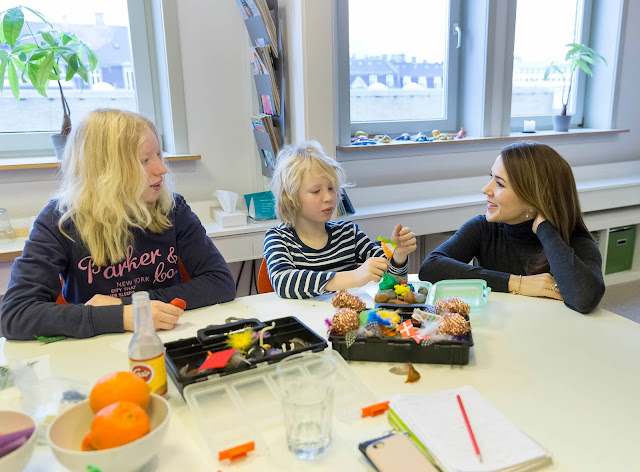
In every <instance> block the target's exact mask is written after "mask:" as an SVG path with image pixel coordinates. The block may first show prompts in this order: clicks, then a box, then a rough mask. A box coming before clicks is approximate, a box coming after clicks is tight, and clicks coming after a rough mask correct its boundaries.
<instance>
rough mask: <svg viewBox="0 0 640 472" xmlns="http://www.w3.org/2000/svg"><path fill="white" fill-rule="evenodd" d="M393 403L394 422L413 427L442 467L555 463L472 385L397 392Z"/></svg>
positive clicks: (499, 470)
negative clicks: (479, 455) (466, 420)
mask: <svg viewBox="0 0 640 472" xmlns="http://www.w3.org/2000/svg"><path fill="white" fill-rule="evenodd" d="M456 395H460V397H461V398H462V401H463V402H464V407H465V410H466V412H467V415H468V417H469V422H470V423H471V426H472V428H473V432H474V434H475V438H476V441H477V442H478V447H479V449H480V452H481V453H482V462H480V461H479V460H478V458H477V457H476V455H475V451H474V449H473V446H472V444H471V440H470V438H469V433H468V432H467V429H466V426H465V423H464V419H463V417H462V413H461V411H460V407H459V406H458V402H457V399H456ZM389 407H390V409H389V421H390V422H391V424H393V425H394V426H396V427H397V428H398V429H400V430H404V431H409V433H410V435H411V437H412V438H413V439H414V441H416V442H417V443H418V446H420V447H421V449H422V450H423V452H425V453H426V454H427V455H428V456H429V457H430V458H431V459H433V461H434V462H435V463H436V464H437V465H439V466H440V467H441V468H442V469H443V470H446V471H449V472H519V471H526V470H532V469H534V468H537V467H540V466H542V465H546V464H549V463H551V456H550V454H549V452H548V451H547V450H545V449H544V448H543V447H541V446H540V445H539V444H538V443H536V442H535V441H534V440H533V439H531V438H530V437H529V436H527V435H526V434H524V433H523V432H522V431H520V430H519V429H518V428H517V427H516V426H515V425H514V424H513V423H511V421H509V420H508V419H507V418H506V417H505V416H504V415H503V414H502V413H500V412H499V411H498V410H497V409H495V408H494V407H493V406H492V405H491V404H490V403H489V402H488V401H487V400H486V399H484V398H483V397H482V395H480V393H478V391H476V390H475V389H474V388H473V387H471V386H465V387H461V388H457V389H452V390H444V391H442V392H437V393H430V394H423V395H396V396H395V397H393V398H392V399H391V402H390V403H389Z"/></svg>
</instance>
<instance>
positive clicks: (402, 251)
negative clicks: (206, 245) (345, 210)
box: [264, 141, 416, 298]
mask: <svg viewBox="0 0 640 472" xmlns="http://www.w3.org/2000/svg"><path fill="white" fill-rule="evenodd" d="M344 186H345V174H344V171H343V170H342V168H341V167H340V164H339V163H338V162H337V161H336V160H335V159H333V158H331V157H329V156H327V155H326V154H325V153H324V151H323V150H322V147H321V146H320V144H318V143H317V142H315V141H307V142H303V143H301V144H298V145H295V146H286V147H284V148H283V149H282V150H281V151H280V152H279V153H278V157H277V159H276V167H275V170H274V173H273V178H272V182H271V188H272V191H273V194H274V195H275V199H276V213H277V215H278V217H279V218H280V219H281V220H282V224H280V225H279V226H277V227H274V228H271V229H269V231H267V233H266V235H265V240H264V257H265V259H266V261H267V269H268V272H269V279H270V280H271V284H272V285H273V288H274V289H275V291H276V293H277V294H278V295H280V296H281V297H283V298H310V297H314V296H317V295H320V294H322V293H325V292H335V291H338V290H341V289H350V288H355V287H361V286H363V285H365V284H366V283H368V282H379V281H380V279H381V278H382V275H383V274H384V273H385V272H387V271H388V272H389V273H390V274H393V275H398V276H402V275H405V274H407V271H408V257H407V256H408V254H409V253H411V252H413V251H415V249H416V238H415V236H414V234H413V233H412V232H411V230H410V229H409V228H405V227H402V225H400V224H398V225H397V226H396V227H395V228H394V230H393V233H392V235H391V240H392V241H394V242H395V243H397V248H396V249H395V252H394V254H393V257H392V258H391V260H389V259H387V258H386V257H385V256H384V252H383V250H382V248H381V247H380V246H378V245H376V244H374V243H373V242H372V241H371V240H370V239H369V238H368V237H367V235H366V234H364V233H363V232H362V231H360V230H359V229H358V225H357V224H355V223H354V222H352V221H331V217H332V215H333V213H334V211H335V209H336V206H337V202H338V198H339V197H340V195H341V192H342V188H343V187H344Z"/></svg>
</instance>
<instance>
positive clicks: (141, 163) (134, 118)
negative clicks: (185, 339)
mask: <svg viewBox="0 0 640 472" xmlns="http://www.w3.org/2000/svg"><path fill="white" fill-rule="evenodd" d="M169 176H170V174H169V173H168V169H167V167H166V164H165V162H164V159H163V157H162V152H161V149H160V139H159V136H158V132H157V130H156V128H155V126H154V125H153V123H151V121H149V120H147V119H146V118H144V117H143V116H140V115H138V114H136V113H132V112H128V111H122V110H111V109H100V110H95V111H93V112H91V113H89V114H88V115H86V116H85V118H84V119H83V120H82V122H81V123H80V125H79V126H78V127H77V128H76V129H75V130H74V132H73V134H72V135H71V136H70V139H69V141H68V143H67V145H66V148H65V154H64V160H63V163H62V184H61V186H60V189H59V191H58V193H57V195H56V197H55V198H54V200H52V201H51V202H50V203H49V204H48V205H47V207H45V209H44V210H43V211H42V212H41V213H40V215H39V216H38V218H37V219H36V222H35V224H34V227H33V230H32V231H31V234H30V235H29V239H28V240H27V242H26V244H25V248H24V251H23V254H22V257H20V258H18V259H17V260H16V262H15V264H14V265H13V268H12V271H11V282H10V284H9V288H8V290H7V293H6V295H5V297H4V300H3V304H2V318H1V319H0V321H1V325H2V332H3V334H4V335H5V336H6V337H7V338H9V339H33V337H34V336H57V335H64V336H70V337H90V336H95V335H98V334H103V333H111V332H122V331H125V330H129V331H130V330H133V307H132V305H131V301H130V295H131V294H133V293H134V292H137V291H142V290H144V291H148V292H149V295H150V298H151V299H152V302H151V309H152V317H153V320H154V326H155V327H156V329H171V328H173V326H174V325H175V324H176V323H177V322H178V320H179V317H180V316H181V315H182V313H183V309H182V308H180V307H177V306H174V305H171V304H170V303H169V302H170V301H171V300H173V299H174V298H181V299H183V300H185V302H186V304H187V307H188V308H199V307H202V306H206V305H212V304H215V303H221V302H225V301H229V300H232V299H233V298H234V297H235V285H234V282H233V278H232V276H231V273H230V271H229V268H228V266H227V264H226V262H225V261H224V259H223V258H222V256H221V255H220V252H219V251H218V250H217V249H216V247H215V246H214V245H213V242H212V241H211V239H210V238H209V237H207V235H206V232H205V230H204V228H203V226H202V225H201V223H200V221H199V219H198V217H197V216H196V215H195V214H194V213H193V212H192V211H191V209H190V208H189V206H188V205H187V203H186V202H185V200H184V198H183V197H182V196H180V195H178V194H173V193H172V192H171V190H170V188H169V186H170V184H171V182H170V178H169ZM180 265H182V266H183V267H184V269H185V270H186V273H187V274H188V275H189V277H190V280H188V281H183V279H182V275H181V270H180ZM61 280H62V282H63V290H62V295H63V297H64V300H65V301H66V302H67V303H68V305H63V304H60V303H56V298H57V297H58V295H59V294H60V286H61V285H60V281H61Z"/></svg>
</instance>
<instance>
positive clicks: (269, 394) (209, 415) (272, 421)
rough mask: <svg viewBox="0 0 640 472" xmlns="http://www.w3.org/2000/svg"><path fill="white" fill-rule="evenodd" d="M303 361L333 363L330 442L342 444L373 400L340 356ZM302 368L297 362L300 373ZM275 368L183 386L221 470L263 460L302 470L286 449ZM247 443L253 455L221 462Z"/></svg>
mask: <svg viewBox="0 0 640 472" xmlns="http://www.w3.org/2000/svg"><path fill="white" fill-rule="evenodd" d="M303 356H306V357H307V358H308V359H309V360H311V359H313V357H312V356H330V357H332V358H333V359H334V360H335V362H336V367H337V369H336V378H335V390H334V405H333V415H334V422H333V439H332V442H335V441H340V440H341V439H340V437H339V434H338V433H339V431H340V424H341V423H342V424H343V425H344V424H353V423H354V422H355V421H358V420H360V421H362V420H361V419H360V417H361V413H362V408H364V407H366V406H369V405H372V404H375V403H376V399H375V396H374V394H373V393H372V392H371V391H370V390H369V389H368V388H367V387H366V386H365V385H364V384H363V383H362V382H361V381H360V379H359V378H358V377H357V376H356V375H355V374H354V373H353V372H352V371H351V369H350V368H349V366H348V365H347V363H346V362H345V361H344V359H343V358H342V357H341V356H340V355H339V354H338V353H336V352H334V351H332V350H325V351H323V352H319V353H313V352H309V351H307V352H304V353H303ZM306 362H307V361H306V360H304V361H302V362H301V364H300V368H301V369H304V368H305V363H306ZM276 368H277V364H267V363H263V364H259V365H258V366H256V368H255V369H251V370H247V371H244V372H239V373H234V374H231V375H227V376H223V377H219V376H211V377H210V378H209V379H208V380H206V381H203V382H197V383H193V384H190V385H187V386H185V388H184V392H183V393H184V398H185V400H186V402H187V404H188V405H189V408H190V409H191V412H192V413H193V415H194V417H195V418H196V420H197V422H198V426H199V429H200V432H201V434H202V436H203V437H204V440H205V442H206V444H207V446H208V448H209V449H210V451H211V454H212V457H213V458H214V460H215V461H218V463H219V464H220V466H223V465H224V466H225V468H228V467H232V466H233V465H234V464H239V463H242V464H243V466H247V465H250V464H252V463H254V462H257V461H258V460H259V459H261V458H265V457H268V459H269V463H270V464H273V465H274V466H279V467H286V468H287V470H289V468H291V467H295V466H296V464H297V465H298V466H300V460H299V459H296V458H295V457H294V455H293V454H292V453H290V452H289V450H288V449H287V440H286V434H285V428H284V419H283V412H282V404H281V400H280V393H279V388H278V379H277V374H276ZM344 439H345V438H343V439H342V440H344ZM251 442H253V443H254V447H255V449H254V450H253V451H251V452H249V453H248V454H247V455H246V457H243V456H241V457H240V458H238V460H236V461H229V460H226V459H223V460H220V459H219V453H220V452H221V451H227V450H234V448H238V447H239V446H242V445H244V444H247V443H251ZM330 453H331V449H330V450H329V452H328V454H330ZM240 454H241V451H240ZM260 463H262V462H260ZM257 465H258V464H256V466H257ZM274 470H276V469H274ZM292 470H293V469H292Z"/></svg>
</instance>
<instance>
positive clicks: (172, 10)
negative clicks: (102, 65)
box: [0, 0, 187, 164]
mask: <svg viewBox="0 0 640 472" xmlns="http://www.w3.org/2000/svg"><path fill="white" fill-rule="evenodd" d="M176 2H177V0H142V1H139V0H127V7H128V14H129V34H130V40H131V53H132V57H133V64H132V65H131V69H132V70H133V74H134V78H135V82H136V102H137V106H138V113H140V114H141V115H143V116H145V117H147V118H148V119H150V120H151V121H152V122H153V123H154V124H155V125H156V126H157V127H158V130H159V131H160V134H161V136H162V142H163V150H164V151H166V152H170V153H173V154H180V153H186V152H187V140H186V116H185V107H184V98H183V97H184V94H183V93H181V92H182V87H183V85H182V77H181V76H179V74H181V73H182V67H181V60H180V53H179V36H178V19H177V3H176ZM152 45H153V46H154V47H152ZM168 64H171V67H169V66H168ZM172 71H173V72H172ZM60 123H62V116H61V121H60ZM51 134H52V133H51V132H50V131H40V132H25V133H0V159H2V158H15V157H20V158H24V160H25V164H28V161H29V158H30V157H41V156H53V155H54V150H53V144H52V141H51Z"/></svg>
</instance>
